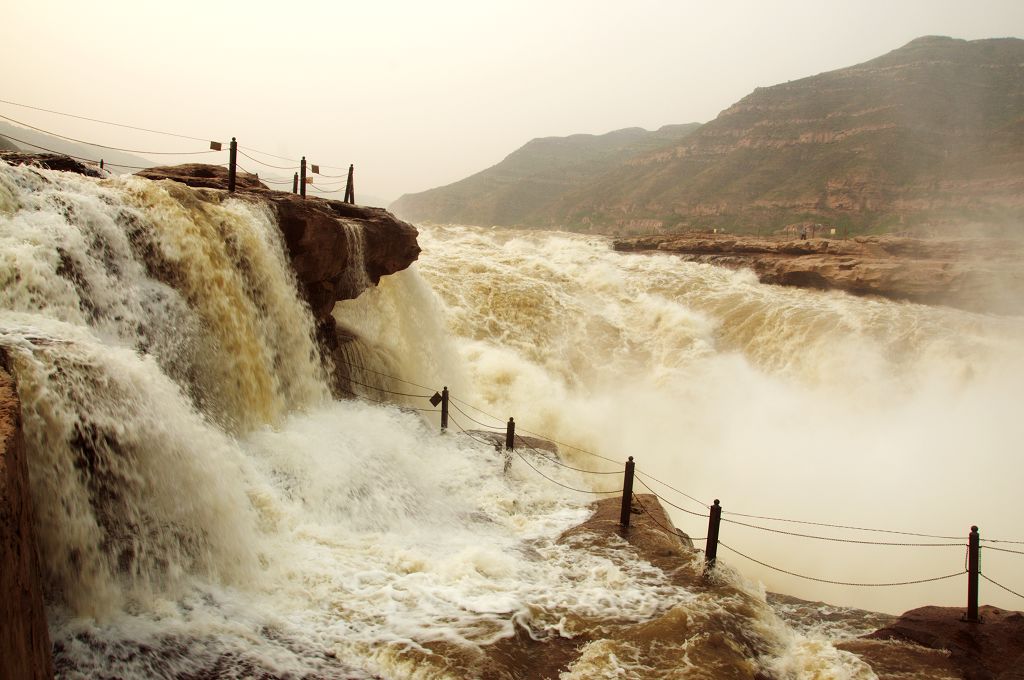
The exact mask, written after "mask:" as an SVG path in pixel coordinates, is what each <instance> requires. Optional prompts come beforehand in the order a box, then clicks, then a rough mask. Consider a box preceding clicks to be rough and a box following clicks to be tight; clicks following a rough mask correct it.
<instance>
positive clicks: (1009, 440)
mask: <svg viewBox="0 0 1024 680" xmlns="http://www.w3.org/2000/svg"><path fill="white" fill-rule="evenodd" d="M420 241H421V244H422V246H423V255H422V256H421V258H420V262H419V263H418V264H417V266H416V268H415V269H418V274H417V273H416V272H415V271H413V272H410V273H408V274H405V273H403V274H400V275H398V276H396V277H392V279H391V280H386V281H384V282H382V285H381V287H380V289H379V290H377V291H372V292H371V293H370V294H369V297H368V298H367V300H366V301H357V302H356V303H346V304H354V305H359V304H368V303H369V302H370V300H371V299H372V296H376V297H378V298H384V299H391V297H392V296H393V297H395V298H396V299H398V298H402V297H404V296H405V295H406V293H404V292H400V291H404V290H405V289H404V288H403V286H404V285H406V284H404V283H403V281H402V279H403V277H406V278H407V277H415V276H422V277H423V278H424V279H425V280H426V282H427V283H428V284H429V285H430V286H431V287H432V288H433V289H434V290H435V291H436V293H437V295H438V297H439V298H440V300H441V302H442V309H441V310H440V311H432V312H431V318H434V319H437V320H438V330H436V331H435V333H436V334H440V335H441V337H436V338H433V337H432V339H431V340H430V342H431V343H435V344H436V346H438V347H442V348H447V347H450V346H451V345H454V346H455V348H456V349H457V352H458V355H459V357H460V365H458V366H452V367H451V369H452V372H453V373H454V374H455V375H456V376H457V379H458V380H463V381H465V380H466V378H464V377H463V376H464V374H465V372H468V384H467V385H466V388H465V389H467V390H468V394H469V396H468V397H465V398H466V399H467V400H468V401H470V402H471V403H474V404H476V405H478V406H480V407H481V408H483V410H485V411H487V412H488V413H490V414H492V415H494V416H496V417H497V418H501V419H504V418H507V416H509V415H514V416H515V418H516V422H517V423H518V424H519V427H520V428H525V429H527V430H533V431H536V432H542V433H545V434H547V435H549V436H551V437H553V438H555V439H558V440H559V441H563V442H567V443H570V444H573V445H575V446H578V447H581V448H583V449H586V450H588V451H592V452H595V453H599V454H601V455H603V456H607V457H609V458H613V459H616V460H623V461H624V460H625V458H626V457H627V456H629V455H632V456H635V458H636V460H637V464H638V467H639V469H640V470H642V471H644V472H646V473H648V474H649V475H650V476H653V477H655V478H657V479H659V480H662V481H664V482H667V483H668V484H670V485H672V486H674V487H676V489H679V490H682V491H684V492H686V493H688V494H689V495H691V496H693V497H695V498H697V499H700V500H701V501H703V502H704V503H705V504H710V502H711V500H713V499H714V498H720V499H721V500H722V504H723V506H724V508H725V510H726V512H727V513H728V512H729V511H735V512H741V513H747V514H757V515H768V516H773V517H782V518H794V519H801V520H808V521H813V522H823V523H835V524H843V525H853V526H859V527H877V528H882V529H892V530H898V531H909V532H918V533H929V534H936V535H939V536H951V537H961V538H957V539H956V540H941V539H939V540H937V539H927V538H914V537H908V536H902V537H901V536H892V535H888V534H878V533H864V532H850V531H837V530H831V529H827V528H824V527H814V526H805V525H794V524H781V523H772V522H765V521H761V520H757V519H744V518H738V517H734V518H732V519H735V520H738V521H743V522H746V523H748V524H756V525H761V526H770V527H772V528H775V529H780V530H784V531H790V532H798V533H805V534H814V535H825V536H835V537H839V538H848V539H854V540H867V541H872V540H874V541H891V542H916V543H958V542H959V543H966V536H967V533H968V531H969V529H970V526H971V525H972V524H977V525H979V526H980V527H981V531H982V536H983V537H987V538H1001V539H1017V540H1020V539H1021V538H1022V535H1021V534H1022V533H1024V532H1022V531H1021V529H1020V525H1019V518H1020V517H1021V516H1022V510H1024V501H1022V500H1021V496H1020V494H1019V492H1018V490H1017V486H1018V482H1019V480H1020V478H1021V469H1020V462H1019V460H1020V458H1019V455H1018V453H1017V452H1018V449H1019V446H1018V445H1017V442H1019V441H1021V437H1022V436H1024V423H1022V422H1021V419H1020V418H1019V417H1017V411H1018V407H1017V406H1016V404H1017V399H1016V397H1017V396H1018V395H1019V386H1020V384H1021V380H1022V378H1024V319H1021V318H1019V317H999V316H991V315H980V314H971V313H968V312H963V311H959V310H954V309H951V308H944V307H929V306H922V305H914V304H908V303H899V302H892V301H886V300H879V299H868V298H857V297H852V296H849V295H845V294H842V293H827V292H817V291H807V290H800V289H794V288H782V287H776V286H764V285H761V284H759V283H758V282H757V280H756V278H755V277H754V275H753V273H751V272H734V271H730V270H726V269H723V268H718V267H712V266H709V265H702V264H696V263H688V262H684V261H681V260H679V259H677V258H674V257H672V256H658V255H655V256H651V255H626V254H619V253H615V252H612V251H611V250H610V248H609V244H608V242H607V241H606V240H605V239H602V238H593V237H580V236H572V235H567V234H551V233H533V232H515V231H508V230H499V229H478V228H470V227H447V228H430V229H424V230H423V232H422V234H421V238H420ZM373 304H375V305H376V304H378V303H377V302H374V303H373ZM423 335H424V334H423V333H420V334H418V337H420V338H421V342H425V341H424V340H422V337H423ZM391 336H404V334H403V333H392V332H390V329H389V330H388V331H385V332H384V333H383V335H382V336H381V337H383V338H387V337H391ZM382 342H383V343H384V344H387V340H386V339H384V340H382ZM423 351H427V350H425V349H424V350H423ZM401 368H403V369H407V370H410V371H411V367H404V366H403V367H401ZM402 375H419V376H420V377H421V378H423V379H429V380H432V381H435V382H436V381H437V380H438V379H441V380H445V378H444V377H442V376H438V375H435V374H432V373H429V372H421V373H415V372H411V373H403V374H402ZM411 379H414V380H415V379H416V378H411ZM475 415H476V416H477V417H480V416H479V414H475ZM497 418H496V419H495V420H492V421H488V424H491V425H494V426H500V423H498V422H497ZM566 453H568V454H570V455H573V456H574V458H575V460H576V461H577V462H578V463H581V464H582V463H586V464H587V465H588V466H590V467H594V466H601V465H605V464H604V463H603V461H601V460H598V459H595V458H592V457H589V456H587V455H585V454H579V453H574V452H572V451H566ZM602 469H607V468H602ZM648 483H649V484H650V485H651V488H653V490H654V491H657V492H658V493H660V494H662V495H663V496H664V497H665V498H666V499H668V500H669V501H671V502H672V503H675V504H677V505H680V506H682V507H684V508H687V509H688V510H691V511H695V512H700V513H704V514H706V512H707V510H706V507H703V508H702V507H701V505H699V504H697V503H694V502H693V501H692V500H691V499H688V498H686V497H684V496H681V495H679V494H678V493H675V492H674V491H672V490H671V489H667V488H665V487H664V486H659V485H658V484H656V483H653V482H651V481H650V480H648ZM641 490H643V489H642V487H641ZM669 510H670V512H671V514H672V516H673V519H674V520H675V522H676V523H677V526H679V527H681V528H683V529H684V530H686V531H687V532H688V533H690V534H691V535H692V536H696V537H700V536H704V535H705V534H706V528H707V527H706V520H704V519H702V518H698V517H694V516H692V515H689V514H687V513H685V512H682V511H680V510H678V509H673V508H669ZM726 517H727V518H728V514H727V515H726ZM961 539H962V540H961ZM721 540H722V541H723V542H724V543H725V544H727V545H729V546H732V547H734V548H736V549H737V550H739V551H741V552H743V553H745V554H746V555H749V556H752V557H755V558H757V559H759V560H761V561H763V562H767V563H769V564H772V565H776V566H779V567H781V568H783V569H787V570H789V571H794V572H797V573H800V574H804V575H808V576H813V577H817V578H824V579H830V580H838V581H847V582H857V583H879V582H882V583H889V582H897V581H911V580H919V579H924V578H931V577H936V576H942V575H946V574H952V573H955V572H958V571H961V570H963V563H964V549H962V548H960V547H882V546H869V545H858V544H845V543H836V542H821V541H814V540H809V539H806V538H797V537H791V536H786V535H782V534H778V533H767V532H763V531H758V530H754V529H751V528H748V527H744V526H739V525H735V524H728V523H725V524H723V527H722V536H721ZM720 555H721V556H722V557H723V559H725V560H728V561H730V562H731V563H733V564H735V566H736V567H737V568H739V569H741V570H742V571H743V572H744V573H746V574H749V575H751V576H752V577H755V578H758V579H761V580H762V581H763V582H764V583H765V584H766V585H767V586H768V587H769V589H772V590H776V591H780V592H786V593H790V594H795V595H798V596H800V597H805V598H810V599H823V600H826V601H828V602H833V603H837V604H847V605H853V606H858V607H864V608H869V609H875V610H879V611H887V612H897V613H898V612H901V611H904V610H906V609H909V608H912V607H915V606H921V605H924V604H949V605H958V606H963V604H964V601H965V598H966V584H965V581H966V577H963V578H955V579H951V580H946V581H942V582H938V583H934V584H925V585H913V586H904V587H901V588H852V587H844V586H836V585H827V584H817V583H813V582H809V581H806V580H801V579H796V578H793V577H790V576H786V575H783V574H780V573H778V572H775V571H772V570H769V569H766V568H764V567H761V566H758V565H756V564H753V563H751V562H748V561H746V560H744V559H743V558H741V557H739V556H737V555H735V554H730V553H729V551H727V550H725V551H722V552H721V553H720ZM1014 557H1016V556H1014V555H1009V554H999V553H997V552H994V551H988V552H986V554H985V556H984V565H985V566H984V571H985V572H986V573H987V574H989V575H991V577H992V578H994V579H995V580H997V581H1000V582H1001V583H1004V584H1005V585H1007V586H1009V587H1011V588H1012V587H1013V581H1014V580H1015V576H1016V575H1017V574H1019V573H1020V570H1019V568H1017V565H1016V564H1015V563H1014V561H1013V558H1014ZM1000 577H1001V578H1000ZM982 600H983V602H987V603H992V604H996V605H1000V606H1004V607H1008V608H1014V607H1019V604H1020V603H1019V602H1015V601H1014V600H1015V598H1014V597H1013V596H1012V595H1010V594H1008V593H1005V592H1002V591H1000V590H998V589H997V588H995V587H994V586H985V587H983V589H982Z"/></svg>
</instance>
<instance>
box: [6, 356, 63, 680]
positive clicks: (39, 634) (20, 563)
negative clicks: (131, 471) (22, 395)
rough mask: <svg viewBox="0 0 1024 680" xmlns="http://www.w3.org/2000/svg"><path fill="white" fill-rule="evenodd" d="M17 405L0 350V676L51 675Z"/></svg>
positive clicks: (19, 679)
mask: <svg viewBox="0 0 1024 680" xmlns="http://www.w3.org/2000/svg"><path fill="white" fill-rule="evenodd" d="M39 574H40V571H39V554H38V549H37V547H36V540H35V533H34V530H33V509H32V498H31V494H30V492H29V486H28V461H27V460H26V458H25V446H24V441H23V438H22V432H21V405H20V403H19V401H18V394H17V391H16V390H15V383H14V380H13V378H12V377H11V374H10V372H9V366H8V364H7V357H6V355H5V354H4V353H3V350H0V678H5V679H6V678H10V679H11V680H30V679H32V680H34V679H36V678H52V677H53V662H52V659H51V651H50V636H49V632H48V630H47V627H46V613H45V610H44V609H43V591H42V583H41V582H40V580H39Z"/></svg>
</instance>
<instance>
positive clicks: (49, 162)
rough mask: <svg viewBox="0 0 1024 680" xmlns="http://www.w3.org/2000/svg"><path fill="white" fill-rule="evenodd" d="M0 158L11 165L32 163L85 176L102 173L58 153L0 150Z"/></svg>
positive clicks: (97, 175) (48, 168) (99, 175)
mask: <svg viewBox="0 0 1024 680" xmlns="http://www.w3.org/2000/svg"><path fill="white" fill-rule="evenodd" d="M0 160H3V161H6V162H7V163H10V164H11V165H34V166H36V167H37V168H46V169H47V170H62V171H64V172H77V173H78V174H79V175H86V176H87V177H102V176H103V175H102V174H101V173H100V171H99V170H97V169H96V168H94V167H91V166H88V165H85V164H84V163H79V162H78V161H76V160H75V159H74V158H72V157H71V156H65V155H63V154H59V153H28V152H25V151H0Z"/></svg>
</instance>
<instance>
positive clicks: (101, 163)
mask: <svg viewBox="0 0 1024 680" xmlns="http://www.w3.org/2000/svg"><path fill="white" fill-rule="evenodd" d="M102 169H103V159H102V158H101V159H100V170H102Z"/></svg>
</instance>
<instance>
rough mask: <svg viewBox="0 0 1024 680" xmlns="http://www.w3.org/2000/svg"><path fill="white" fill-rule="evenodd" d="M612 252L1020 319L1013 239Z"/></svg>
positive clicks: (729, 239) (665, 246)
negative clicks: (662, 255) (656, 255)
mask: <svg viewBox="0 0 1024 680" xmlns="http://www.w3.org/2000/svg"><path fill="white" fill-rule="evenodd" d="M614 248H615V250H618V251H621V252H659V253H670V254H673V255H676V256H679V257H682V258H684V259H686V260H690V261H692V262H703V263H707V264H715V265H720V266H725V267H731V268H734V269H752V270H753V271H754V272H755V273H756V274H757V276H758V278H759V279H760V280H761V282H762V283H770V284H779V285H784V286H798V287H801V288H816V289H820V290H842V291H846V292H848V293H852V294H854V295H878V296H881V297H886V298H891V299H895V300H908V301H911V302H919V303H923V304H945V305H950V306H953V307H958V308H961V309H966V310H969V311H977V312H994V313H1003V314H1020V313H1024V296H1022V293H1024V264H1022V262H1024V243H1022V242H1021V241H1013V240H996V239H968V238H964V239H948V238H942V239H939V238H935V239H922V238H909V237H900V236H862V237H857V238H851V239H829V238H811V239H789V238H772V237H758V236H749V235H732V234H716V233H708V232H689V233H683V234H660V235H654V236H636V237H630V238H619V239H615V241H614Z"/></svg>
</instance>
